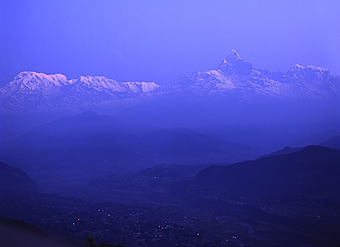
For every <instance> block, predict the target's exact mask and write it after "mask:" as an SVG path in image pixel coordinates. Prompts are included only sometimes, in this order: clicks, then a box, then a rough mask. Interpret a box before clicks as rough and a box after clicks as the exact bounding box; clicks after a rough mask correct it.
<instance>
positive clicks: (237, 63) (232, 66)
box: [218, 50, 253, 75]
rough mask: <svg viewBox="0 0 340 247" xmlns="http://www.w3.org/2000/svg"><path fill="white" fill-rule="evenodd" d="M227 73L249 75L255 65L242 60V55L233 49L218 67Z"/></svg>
mask: <svg viewBox="0 0 340 247" xmlns="http://www.w3.org/2000/svg"><path fill="white" fill-rule="evenodd" d="M218 70H220V71H221V72H222V73H223V74H225V75H233V74H236V75H249V74H250V73H251V71H252V70H253V66H252V65H251V64H250V63H247V62H245V61H243V60H242V58H241V57H240V55H239V54H238V53H237V52H236V51H235V50H232V51H231V52H230V53H229V54H228V55H227V57H226V58H225V59H223V61H222V62H221V64H220V66H219V67H218Z"/></svg>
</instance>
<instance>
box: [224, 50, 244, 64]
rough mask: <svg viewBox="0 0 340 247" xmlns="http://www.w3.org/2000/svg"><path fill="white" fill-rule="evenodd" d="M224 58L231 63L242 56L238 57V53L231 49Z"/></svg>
mask: <svg viewBox="0 0 340 247" xmlns="http://www.w3.org/2000/svg"><path fill="white" fill-rule="evenodd" d="M225 60H226V61H228V62H229V63H233V62H236V61H238V60H242V58H241V57H240V55H239V54H238V53H237V52H236V51H235V50H231V52H230V53H229V54H228V55H227V57H226V58H225Z"/></svg>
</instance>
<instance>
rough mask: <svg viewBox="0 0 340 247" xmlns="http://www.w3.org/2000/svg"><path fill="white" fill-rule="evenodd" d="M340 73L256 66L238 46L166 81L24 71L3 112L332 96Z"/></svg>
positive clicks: (3, 98) (4, 92)
mask: <svg viewBox="0 0 340 247" xmlns="http://www.w3.org/2000/svg"><path fill="white" fill-rule="evenodd" d="M339 92H340V78H339V77H338V76H336V75H334V74H332V73H331V72H330V71H329V70H327V69H323V68H319V67H313V66H306V67H304V66H300V65H295V66H294V67H292V68H291V69H290V70H289V71H288V72H287V73H281V72H270V71H268V70H265V69H257V68H254V67H253V66H252V65H251V64H250V63H248V62H245V61H244V60H243V59H242V58H241V57H240V56H239V54H238V53H237V52H236V51H234V50H233V51H232V52H231V53H230V54H229V55H228V56H227V57H226V58H225V59H223V61H222V62H221V64H220V66H219V67H218V68H217V69H216V70H209V71H206V72H196V73H193V74H192V75H189V76H186V77H184V78H182V79H180V80H179V81H177V82H175V83H172V84H169V85H165V86H160V85H158V84H156V83H154V82H118V81H115V80H113V79H108V78H106V77H104V76H81V77H80V78H78V79H67V78H66V77H65V76H64V75H61V74H55V75H46V74H43V73H36V72H21V73H20V74H19V75H17V76H16V77H15V78H14V79H13V81H12V82H10V83H8V84H7V85H5V86H4V87H2V88H0V102H1V104H0V105H1V112H5V113H6V112H18V111H19V112H36V111H42V112H44V111H57V112H58V111H61V112H82V111H86V110H97V111H103V110H112V109H113V108H116V107H122V106H125V107H126V106H133V105H138V104H141V103H144V102H146V101H149V100H152V99H154V98H155V97H156V98H159V97H162V96H164V95H171V96H173V97H176V96H177V97H183V95H184V96H185V97H189V96H196V97H197V96H211V95H215V96H224V97H228V98H232V99H233V100H234V103H237V104H238V103H240V102H242V101H251V100H253V99H254V98H255V99H256V98H257V97H258V96H261V97H262V96H268V97H269V98H272V97H274V98H281V99H290V98H293V99H294V98H298V99H327V98H333V97H336V96H338V95H339Z"/></svg>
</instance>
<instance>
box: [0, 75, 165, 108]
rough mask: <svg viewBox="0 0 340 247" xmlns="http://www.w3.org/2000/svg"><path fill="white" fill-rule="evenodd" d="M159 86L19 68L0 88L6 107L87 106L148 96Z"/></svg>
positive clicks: (148, 83) (97, 105)
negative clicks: (21, 70) (20, 70)
mask: <svg viewBox="0 0 340 247" xmlns="http://www.w3.org/2000/svg"><path fill="white" fill-rule="evenodd" d="M158 87H159V86H158V85H157V84H156V83H154V82H118V81H115V80H112V79H109V78H106V77H103V76H81V77H80V78H79V79H71V80H68V79H67V78H66V77H65V76H64V75H61V74H55V75H46V74H44V73H36V72H21V73H20V74H19V75H18V76H16V77H15V78H14V80H13V81H12V82H10V83H9V84H7V85H6V86H4V87H3V88H1V89H0V101H1V105H2V108H4V109H5V110H24V111H26V110H28V111H34V110H47V111H48V110H62V109H64V110H72V109H75V110H77V109H83V110H88V109H95V108H98V107H99V108H100V107H102V106H103V105H104V104H105V105H112V106H115V105H117V104H123V103H124V102H127V101H129V100H130V101H131V100H132V99H133V100H136V99H142V98H148V97H150V92H152V91H154V90H155V89H157V88H158ZM60 108H61V109H60Z"/></svg>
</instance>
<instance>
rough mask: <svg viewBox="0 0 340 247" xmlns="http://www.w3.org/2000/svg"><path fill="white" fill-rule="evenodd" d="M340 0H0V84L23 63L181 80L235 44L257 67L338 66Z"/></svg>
mask: <svg viewBox="0 0 340 247" xmlns="http://www.w3.org/2000/svg"><path fill="white" fill-rule="evenodd" d="M339 13H340V1H337V0H334V1H327V0H306V1H302V0H299V1H296V0H294V1H289V0H285V1H272V0H268V1H255V0H252V1H240V0H235V1H228V0H216V1H212V0H211V1H208V0H206V1H200V0H192V1H186V0H180V1H175V0H172V1H161V0H155V1H149V0H143V1H140V0H135V1H131V0H96V1H95V0H91V1H90V0H81V1H76V0H72V1H70V0H54V1H51V0H27V1H20V0H18V1H12V0H1V1H0V85H4V84H5V83H8V82H9V81H11V79H12V78H13V77H14V76H15V75H17V74H18V73H19V72H20V71H23V70H33V71H37V72H44V73H62V74H65V75H66V76H67V77H68V78H76V77H79V76H80V75H104V76H107V77H109V78H113V79H116V80H119V81H130V80H131V81H155V82H157V83H160V84H165V83H170V82H173V81H176V80H177V79H178V78H180V77H182V76H185V75H187V74H190V73H191V72H194V71H197V70H208V69H213V68H217V66H218V65H219V63H220V61H221V60H222V59H223V57H225V56H226V54H227V53H229V51H230V50H232V49H235V50H236V51H238V53H239V54H240V55H241V57H243V58H244V59H245V60H246V61H248V62H250V63H252V64H253V65H254V66H256V67H262V68H267V69H270V70H273V71H282V72H286V71H287V70H288V69H289V68H290V67H292V66H293V65H294V64H296V63H299V64H301V65H315V66H321V67H326V68H329V69H330V70H331V71H333V72H334V73H336V74H339V75H340V45H339V44H340V14H339Z"/></svg>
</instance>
